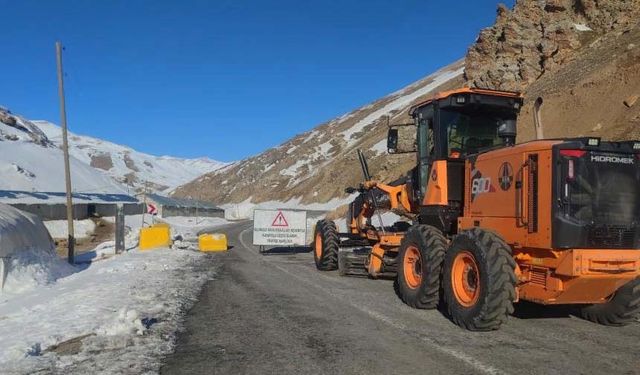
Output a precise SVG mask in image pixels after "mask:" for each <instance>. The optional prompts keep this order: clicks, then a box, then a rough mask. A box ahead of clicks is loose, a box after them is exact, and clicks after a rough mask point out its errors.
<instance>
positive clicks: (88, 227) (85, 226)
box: [44, 219, 96, 239]
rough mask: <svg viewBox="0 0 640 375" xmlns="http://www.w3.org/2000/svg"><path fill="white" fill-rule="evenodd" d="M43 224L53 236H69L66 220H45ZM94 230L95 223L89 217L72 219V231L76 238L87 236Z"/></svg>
mask: <svg viewBox="0 0 640 375" xmlns="http://www.w3.org/2000/svg"><path fill="white" fill-rule="evenodd" d="M44 226H45V227H47V230H48V231H49V234H51V237H53V238H56V239H59V238H64V239H66V238H67V237H69V231H68V230H67V221H66V220H49V221H45V222H44ZM95 231H96V223H94V222H93V220H91V219H85V220H74V221H73V233H74V235H75V237H76V238H89V237H91V235H92V234H93V233H94V232H95Z"/></svg>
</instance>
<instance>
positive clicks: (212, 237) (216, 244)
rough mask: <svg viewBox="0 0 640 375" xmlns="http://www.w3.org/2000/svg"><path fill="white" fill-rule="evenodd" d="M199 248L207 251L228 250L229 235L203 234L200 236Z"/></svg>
mask: <svg viewBox="0 0 640 375" xmlns="http://www.w3.org/2000/svg"><path fill="white" fill-rule="evenodd" d="M198 248H199V249H200V251H205V252H209V251H227V249H228V248H229V246H228V243H227V236H226V235H225V234H222V233H212V234H208V233H207V234H201V235H199V236H198Z"/></svg>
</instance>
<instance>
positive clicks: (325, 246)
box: [313, 220, 340, 271]
mask: <svg viewBox="0 0 640 375" xmlns="http://www.w3.org/2000/svg"><path fill="white" fill-rule="evenodd" d="M313 238H314V241H313V259H314V260H315V262H316V268H317V269H319V270H320V271H333V270H336V269H338V244H339V242H340V238H339V237H338V231H337V229H336V224H335V223H334V222H333V221H330V220H320V221H318V223H316V230H315V233H314V236H313Z"/></svg>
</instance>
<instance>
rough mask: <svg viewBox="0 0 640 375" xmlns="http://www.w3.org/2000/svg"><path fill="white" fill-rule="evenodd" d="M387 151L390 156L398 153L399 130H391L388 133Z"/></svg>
mask: <svg viewBox="0 0 640 375" xmlns="http://www.w3.org/2000/svg"><path fill="white" fill-rule="evenodd" d="M387 151H388V152H389V153H390V154H395V153H396V152H398V129H389V132H388V133H387Z"/></svg>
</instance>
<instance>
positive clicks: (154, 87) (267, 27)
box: [0, 0, 513, 161]
mask: <svg viewBox="0 0 640 375" xmlns="http://www.w3.org/2000/svg"><path fill="white" fill-rule="evenodd" d="M506 3H507V5H509V6H512V5H513V0H510V1H507V2H506ZM496 6H497V2H496V1H492V0H474V1H462V2H450V1H429V0H422V1H412V0H407V1H380V0H370V1H361V0H360V1H355V0H342V1H334V0H328V1H315V2H306V1H299V0H298V1H293V0H277V1H258V0H254V1H242V0H210V1H207V0H202V1H200V0H185V1H169V0H149V1H141V0H131V1H123V0H113V1H107V0H103V1H98V0H95V1H85V0H60V1H40V0H21V1H10V0H0V9H2V16H3V19H4V22H3V30H2V33H0V46H1V50H2V57H1V58H0V72H1V73H2V81H0V82H1V85H2V86H1V87H2V89H1V90H0V105H3V106H7V107H9V108H10V109H12V110H13V112H16V113H20V114H23V115H25V116H27V117H29V118H32V119H46V120H50V121H52V122H55V123H59V118H60V117H59V112H58V101H57V100H58V99H57V91H56V90H57V88H56V74H55V55H54V43H55V41H56V40H58V39H59V40H61V41H62V42H63V44H64V45H65V48H66V51H65V55H64V59H65V70H66V82H65V83H66V86H67V87H66V88H67V111H68V120H69V128H70V130H71V131H73V132H76V133H79V134H85V135H91V136H94V137H98V138H103V139H106V140H109V141H113V142H116V143H121V144H125V145H128V146H131V147H133V148H135V149H138V150H140V151H143V152H148V153H151V154H156V155H173V156H180V157H199V156H208V157H211V158H213V159H218V160H224V161H230V160H236V159H240V158H244V157H247V156H250V155H253V154H256V153H259V152H260V151H262V150H264V149H266V148H269V147H272V146H275V145H277V144H279V143H281V142H282V141H285V140H286V139H288V138H290V137H292V136H294V135H296V134H300V133H302V132H304V131H306V130H309V129H311V128H313V127H315V126H316V125H318V124H320V123H322V122H324V121H327V120H329V119H331V118H333V117H335V116H338V115H341V114H343V113H345V112H348V111H350V110H352V109H354V108H357V107H359V106H361V105H364V104H366V103H368V102H370V101H373V100H375V99H377V98H379V97H381V96H384V95H386V94H388V93H390V92H392V91H394V90H397V89H399V88H401V87H403V86H405V85H406V84H409V83H411V82H413V81H415V80H418V79H420V78H422V77H423V76H425V75H427V74H429V73H431V72H433V71H434V70H436V69H438V68H439V67H442V66H444V65H447V64H448V63H450V62H452V61H454V60H456V59H459V58H462V57H463V56H464V54H465V52H466V49H467V47H468V45H469V44H470V43H472V42H473V41H474V39H475V37H476V36H477V34H478V32H479V30H480V29H482V28H484V27H487V26H489V25H491V24H492V23H493V21H494V20H495V14H496Z"/></svg>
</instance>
